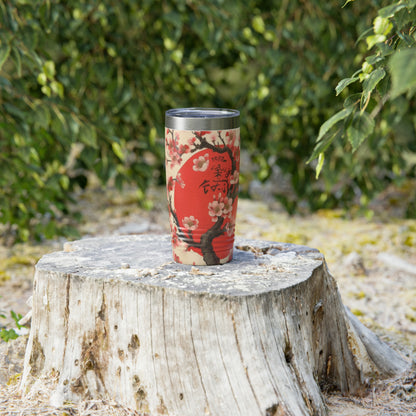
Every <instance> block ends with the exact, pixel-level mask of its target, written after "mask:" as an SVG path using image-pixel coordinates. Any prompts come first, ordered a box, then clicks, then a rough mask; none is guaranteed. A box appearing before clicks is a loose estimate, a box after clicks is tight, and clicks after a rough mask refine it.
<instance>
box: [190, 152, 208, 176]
mask: <svg viewBox="0 0 416 416" xmlns="http://www.w3.org/2000/svg"><path fill="white" fill-rule="evenodd" d="M208 165H209V154H208V153H206V154H205V155H204V156H199V157H197V158H195V159H194V166H193V169H194V171H197V172H205V171H206V170H207V169H208Z"/></svg>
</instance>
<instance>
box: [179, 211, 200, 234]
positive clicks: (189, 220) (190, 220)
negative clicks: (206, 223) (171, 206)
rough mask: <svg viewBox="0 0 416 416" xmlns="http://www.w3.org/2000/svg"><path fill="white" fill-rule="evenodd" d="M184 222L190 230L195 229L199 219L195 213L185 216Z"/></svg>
mask: <svg viewBox="0 0 416 416" xmlns="http://www.w3.org/2000/svg"><path fill="white" fill-rule="evenodd" d="M182 222H183V226H184V227H185V228H186V229H187V230H189V231H195V230H196V229H197V228H198V225H199V220H197V219H196V218H195V217H194V216H193V215H191V216H190V217H185V218H184V219H183V220H182Z"/></svg>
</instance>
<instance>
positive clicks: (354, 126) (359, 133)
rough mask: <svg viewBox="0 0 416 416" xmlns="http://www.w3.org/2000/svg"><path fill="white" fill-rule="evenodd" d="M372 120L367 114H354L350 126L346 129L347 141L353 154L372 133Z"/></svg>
mask: <svg viewBox="0 0 416 416" xmlns="http://www.w3.org/2000/svg"><path fill="white" fill-rule="evenodd" d="M374 124H375V123H374V120H373V119H372V118H371V117H370V116H369V114H368V113H366V112H363V113H356V114H354V117H353V119H352V123H351V125H350V126H349V127H348V129H347V137H348V141H349V142H350V143H351V146H352V151H353V152H355V151H356V150H357V149H358V148H359V147H360V145H361V144H362V143H363V141H364V140H365V139H366V138H367V137H368V136H369V135H370V134H371V133H372V132H373V130H374Z"/></svg>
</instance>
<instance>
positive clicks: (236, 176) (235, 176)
mask: <svg viewBox="0 0 416 416" xmlns="http://www.w3.org/2000/svg"><path fill="white" fill-rule="evenodd" d="M239 177H240V174H239V172H238V170H235V171H234V172H233V174H232V175H231V177H230V184H231V185H235V184H237V183H238V180H239Z"/></svg>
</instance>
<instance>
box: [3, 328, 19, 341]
mask: <svg viewBox="0 0 416 416" xmlns="http://www.w3.org/2000/svg"><path fill="white" fill-rule="evenodd" d="M18 336H19V335H17V334H16V332H15V331H14V329H4V328H3V329H2V330H1V332H0V338H1V339H2V340H3V341H5V342H8V341H10V340H12V339H16V338H18Z"/></svg>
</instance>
